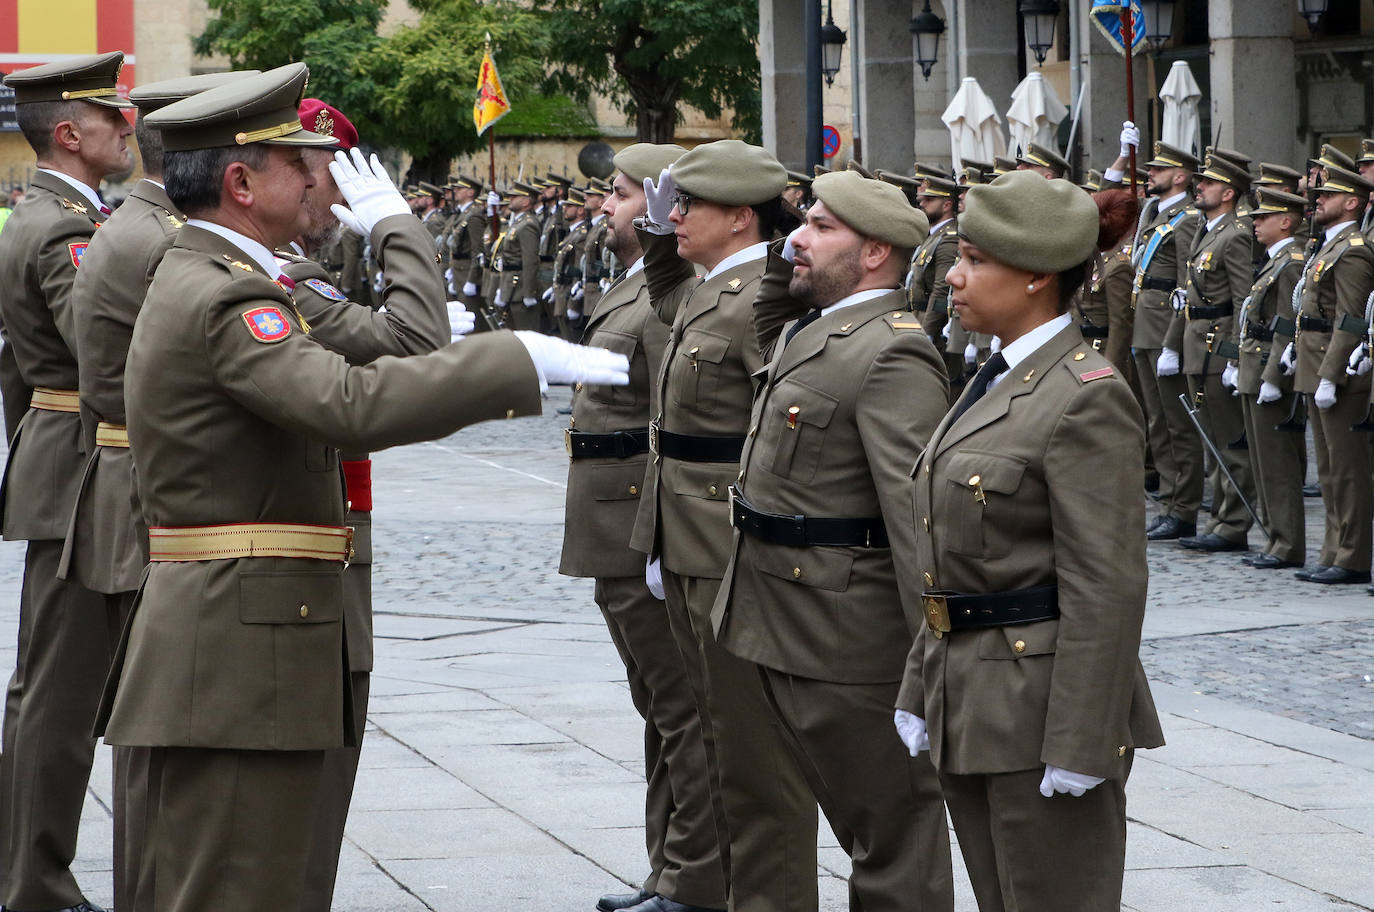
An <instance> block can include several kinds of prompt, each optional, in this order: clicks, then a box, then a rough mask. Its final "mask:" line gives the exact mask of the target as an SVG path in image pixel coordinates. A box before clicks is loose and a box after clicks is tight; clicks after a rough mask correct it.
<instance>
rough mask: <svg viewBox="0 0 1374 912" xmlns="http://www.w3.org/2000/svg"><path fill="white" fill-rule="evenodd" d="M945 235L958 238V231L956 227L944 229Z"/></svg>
mask: <svg viewBox="0 0 1374 912" xmlns="http://www.w3.org/2000/svg"><path fill="white" fill-rule="evenodd" d="M945 234H946V235H950V234H952V235H954V236H956V237H958V235H959V229H958V228H956V227H950V228H946V229H945Z"/></svg>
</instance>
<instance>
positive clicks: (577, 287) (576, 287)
mask: <svg viewBox="0 0 1374 912" xmlns="http://www.w3.org/2000/svg"><path fill="white" fill-rule="evenodd" d="M584 291H585V289H584V288H583V287H582V280H581V279H578V280H577V281H575V282H573V283H572V288H571V289H570V290H569V291H568V297H569V298H572V299H573V300H574V301H580V300H582V294H583V292H584Z"/></svg>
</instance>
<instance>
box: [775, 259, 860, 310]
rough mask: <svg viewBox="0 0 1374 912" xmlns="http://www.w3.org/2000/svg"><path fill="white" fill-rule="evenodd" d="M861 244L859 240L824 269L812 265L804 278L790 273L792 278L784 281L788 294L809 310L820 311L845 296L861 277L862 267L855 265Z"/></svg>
mask: <svg viewBox="0 0 1374 912" xmlns="http://www.w3.org/2000/svg"><path fill="white" fill-rule="evenodd" d="M861 246H862V242H860V243H859V244H855V245H854V248H853V250H852V251H850V252H848V253H846V255H844V256H840V257H836V258H835V261H834V262H833V263H832V264H831V266H830V267H829V268H828V269H826V270H825V271H824V272H817V271H816V268H815V267H814V266H812V267H811V268H810V271H809V275H808V276H807V277H806V278H805V279H802V278H799V277H798V276H797V274H796V273H795V272H794V273H793V274H792V281H790V282H788V283H787V292H788V294H790V295H792V297H794V298H796V299H797V301H799V302H801V303H802V304H805V305H807V306H808V307H810V308H811V309H812V310H821V309H822V308H825V307H829V306H830V305H831V304H835V303H837V302H838V301H841V300H843V299H844V298H847V297H849V296H850V295H851V294H853V293H854V289H855V288H857V287H858V285H859V280H860V279H862V278H863V269H862V267H860V266H859V248H860V247H861Z"/></svg>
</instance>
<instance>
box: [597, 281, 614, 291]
mask: <svg viewBox="0 0 1374 912" xmlns="http://www.w3.org/2000/svg"><path fill="white" fill-rule="evenodd" d="M596 286H597V287H598V288H600V289H601V293H602V294H605V293H606V292H608V291H610V290H611V280H610V279H602V280H601V281H599V282H597V283H596Z"/></svg>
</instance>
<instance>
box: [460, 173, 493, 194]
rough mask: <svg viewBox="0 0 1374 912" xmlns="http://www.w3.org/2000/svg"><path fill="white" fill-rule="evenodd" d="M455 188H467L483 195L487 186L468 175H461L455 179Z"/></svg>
mask: <svg viewBox="0 0 1374 912" xmlns="http://www.w3.org/2000/svg"><path fill="white" fill-rule="evenodd" d="M453 186H454V187H466V188H467V189H469V190H473V191H476V192H477V193H481V192H482V188H483V187H485V186H486V184H484V183H482V181H480V180H479V179H477V178H475V177H468V176H467V175H466V174H460V175H458V176H457V177H455V178H454V179H453Z"/></svg>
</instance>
